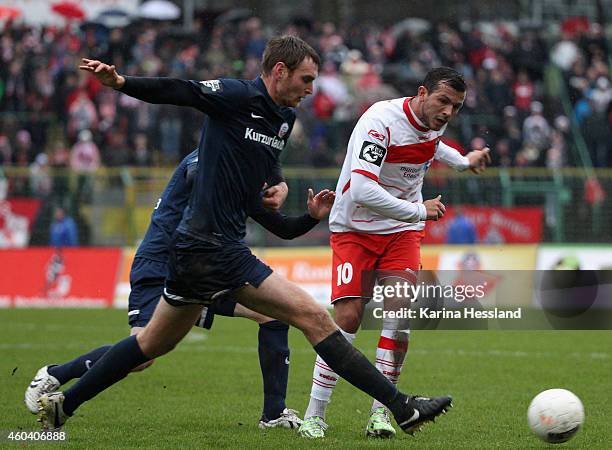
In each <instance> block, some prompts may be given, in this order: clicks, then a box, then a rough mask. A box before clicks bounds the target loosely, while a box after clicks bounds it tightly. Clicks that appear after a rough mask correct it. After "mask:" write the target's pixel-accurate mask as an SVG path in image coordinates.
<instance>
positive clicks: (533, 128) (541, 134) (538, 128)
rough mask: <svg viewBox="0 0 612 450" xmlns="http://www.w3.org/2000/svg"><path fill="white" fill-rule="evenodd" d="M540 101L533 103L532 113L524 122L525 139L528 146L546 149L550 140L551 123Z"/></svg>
mask: <svg viewBox="0 0 612 450" xmlns="http://www.w3.org/2000/svg"><path fill="white" fill-rule="evenodd" d="M543 111H544V107H543V106H542V103H540V102H532V103H531V114H530V115H529V116H528V117H527V118H526V119H525V121H524V122H523V141H524V143H525V145H526V146H529V147H535V148H536V149H537V150H545V149H546V148H547V147H548V145H549V142H550V125H549V124H548V121H547V120H546V118H545V117H544V114H543Z"/></svg>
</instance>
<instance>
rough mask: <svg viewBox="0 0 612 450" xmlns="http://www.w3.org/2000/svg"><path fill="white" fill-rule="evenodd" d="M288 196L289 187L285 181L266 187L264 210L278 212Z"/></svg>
mask: <svg viewBox="0 0 612 450" xmlns="http://www.w3.org/2000/svg"><path fill="white" fill-rule="evenodd" d="M287 194H289V186H287V183H285V182H284V181H281V182H280V183H278V184H276V185H274V186H270V187H267V185H264V193H263V205H264V208H268V209H273V210H277V209H280V207H281V206H283V203H285V200H286V199H287Z"/></svg>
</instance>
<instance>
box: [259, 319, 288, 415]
mask: <svg viewBox="0 0 612 450" xmlns="http://www.w3.org/2000/svg"><path fill="white" fill-rule="evenodd" d="M288 334H289V326H288V325H287V324H284V323H282V322H279V321H278V320H273V321H271V322H266V323H262V324H260V325H259V335H258V337H259V365H260V366H261V375H262V377H263V385H264V405H263V413H262V420H272V419H278V417H279V416H280V414H281V413H282V412H283V410H284V409H285V408H286V405H285V398H286V397H287V382H288V378H289V344H288Z"/></svg>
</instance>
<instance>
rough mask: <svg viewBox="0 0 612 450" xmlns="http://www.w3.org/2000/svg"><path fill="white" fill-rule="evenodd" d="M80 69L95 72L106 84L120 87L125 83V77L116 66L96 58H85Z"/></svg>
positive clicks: (115, 87)
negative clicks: (118, 71)
mask: <svg viewBox="0 0 612 450" xmlns="http://www.w3.org/2000/svg"><path fill="white" fill-rule="evenodd" d="M82 61H83V62H82V64H81V65H80V66H79V69H81V70H84V71H85V72H90V73H93V74H94V76H95V77H96V78H97V79H98V81H100V83H102V84H103V85H104V86H108V87H112V88H113V89H120V88H121V87H123V85H124V84H125V78H124V77H123V76H121V75H119V74H118V73H117V70H115V66H112V65H108V64H105V63H103V62H100V61H98V60H96V59H87V58H83V60H82Z"/></svg>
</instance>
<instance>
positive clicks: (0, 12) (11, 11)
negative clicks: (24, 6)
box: [0, 5, 21, 20]
mask: <svg viewBox="0 0 612 450" xmlns="http://www.w3.org/2000/svg"><path fill="white" fill-rule="evenodd" d="M20 15H21V10H20V9H19V8H15V7H13V6H2V5H0V20H3V19H8V20H13V19H16V18H17V17H19V16H20Z"/></svg>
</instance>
